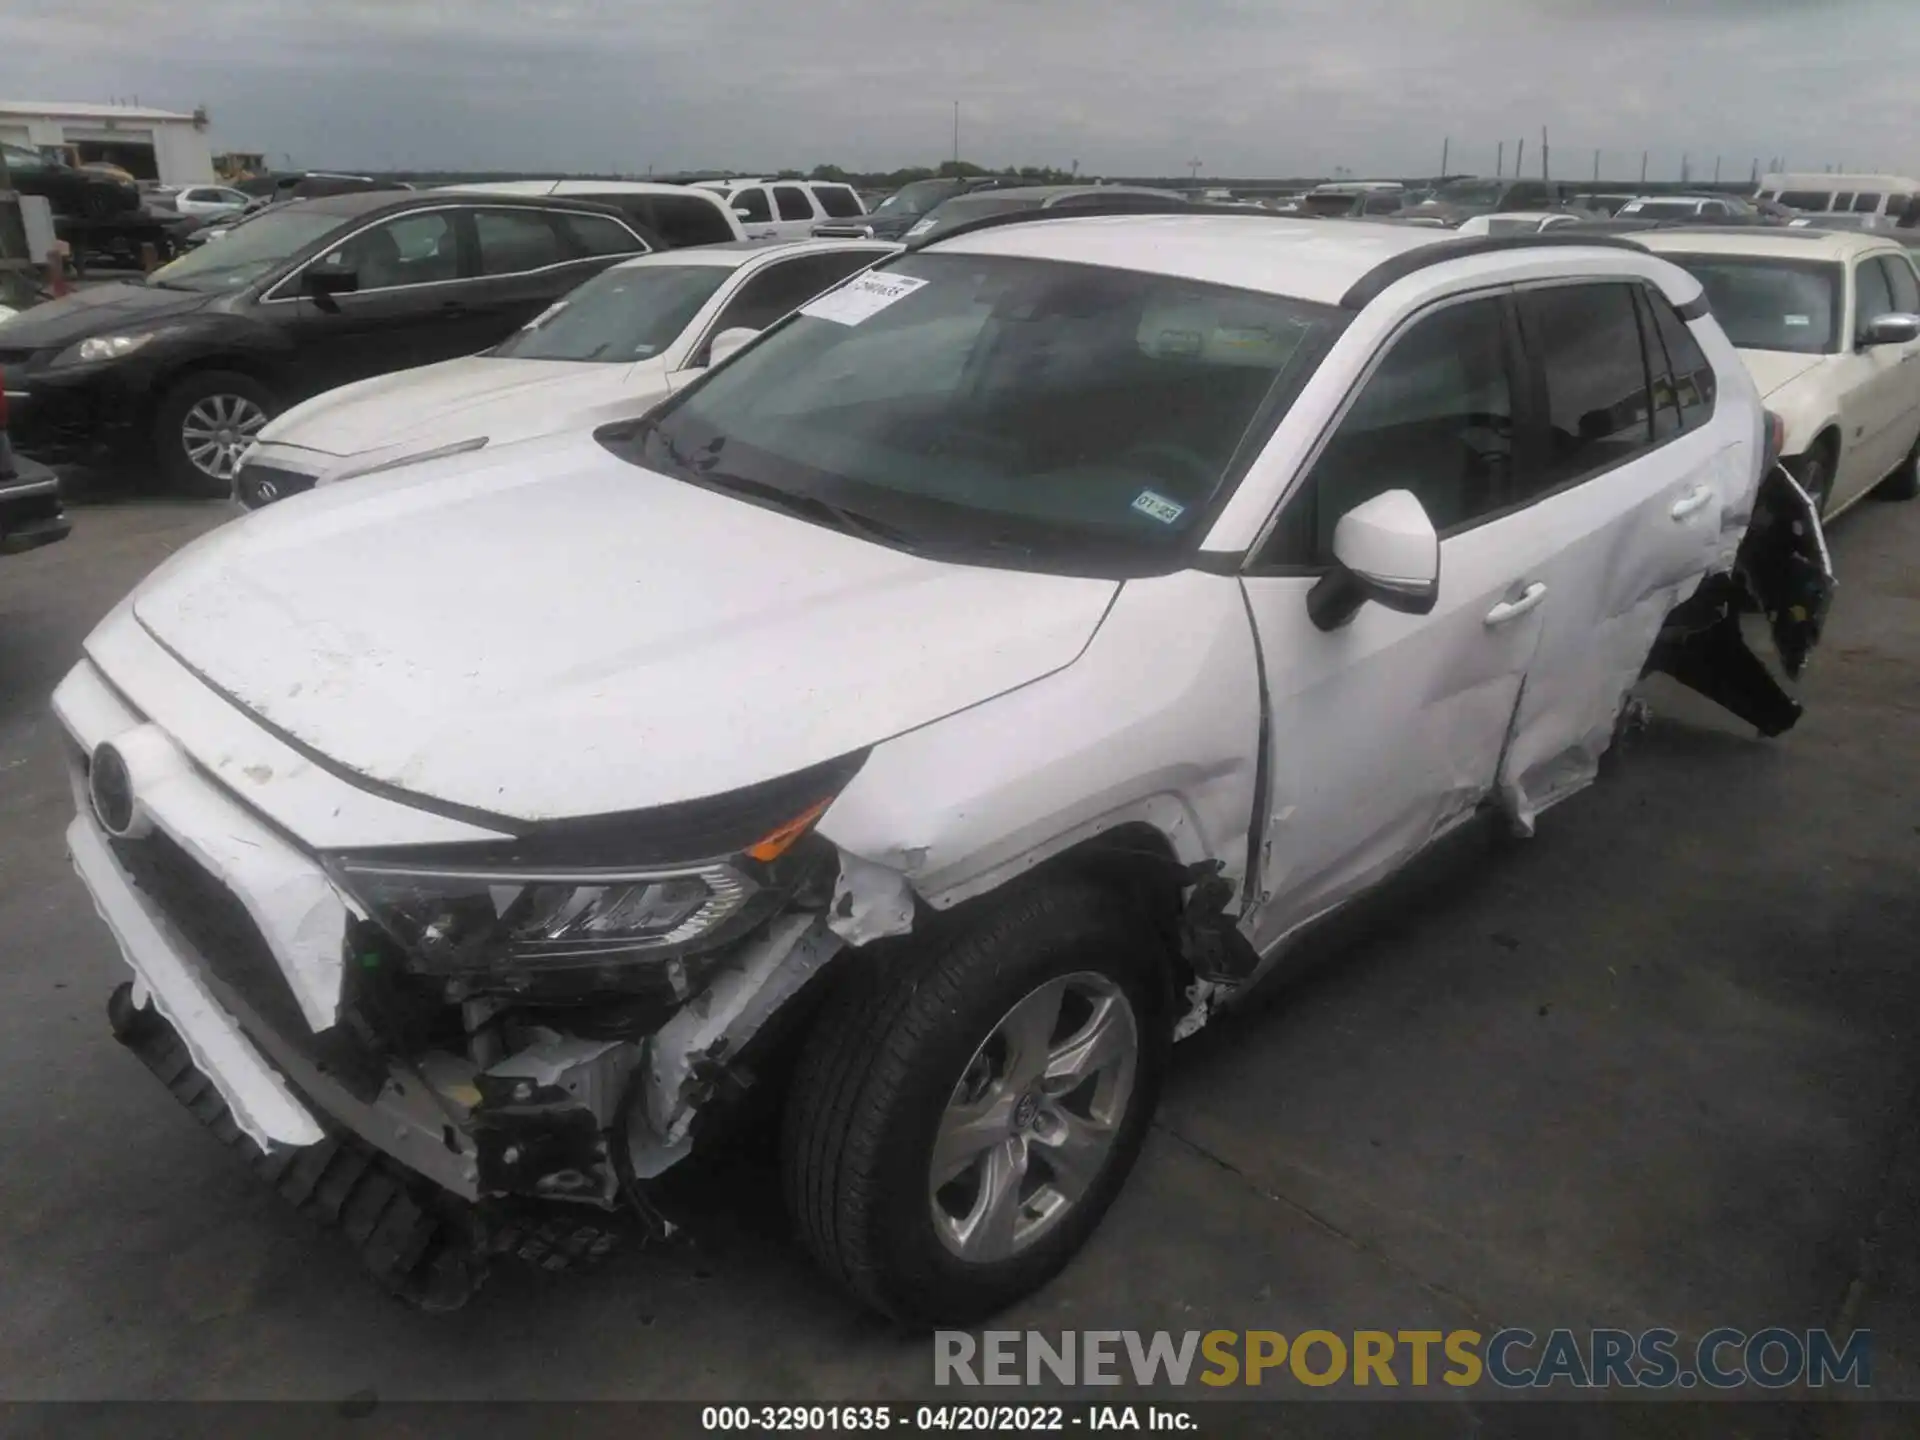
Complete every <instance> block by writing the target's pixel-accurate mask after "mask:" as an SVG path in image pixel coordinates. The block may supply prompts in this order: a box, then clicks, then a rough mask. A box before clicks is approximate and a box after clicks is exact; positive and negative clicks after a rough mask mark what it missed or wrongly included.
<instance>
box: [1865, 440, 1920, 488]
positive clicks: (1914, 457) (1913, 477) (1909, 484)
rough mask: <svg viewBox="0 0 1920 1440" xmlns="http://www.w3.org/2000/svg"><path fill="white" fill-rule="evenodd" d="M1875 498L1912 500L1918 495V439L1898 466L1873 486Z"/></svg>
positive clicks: (1919, 469)
mask: <svg viewBox="0 0 1920 1440" xmlns="http://www.w3.org/2000/svg"><path fill="white" fill-rule="evenodd" d="M1873 495H1874V498H1875V499H1876V500H1912V499H1914V498H1916V497H1920V440H1915V441H1914V442H1913V449H1911V450H1909V451H1908V452H1907V458H1906V459H1905V460H1902V461H1901V462H1900V468H1899V469H1898V470H1896V471H1894V472H1893V473H1892V474H1891V475H1889V476H1887V478H1886V479H1884V480H1882V481H1881V482H1880V483H1879V484H1878V485H1876V486H1874V487H1873Z"/></svg>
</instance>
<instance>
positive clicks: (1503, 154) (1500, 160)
mask: <svg viewBox="0 0 1920 1440" xmlns="http://www.w3.org/2000/svg"><path fill="white" fill-rule="evenodd" d="M1493 174H1494V178H1495V179H1496V180H1503V179H1505V178H1506V174H1507V142H1506V141H1504V140H1502V141H1501V142H1500V153H1499V154H1498V155H1497V156H1495V157H1494V161H1493Z"/></svg>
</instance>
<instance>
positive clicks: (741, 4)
mask: <svg viewBox="0 0 1920 1440" xmlns="http://www.w3.org/2000/svg"><path fill="white" fill-rule="evenodd" d="M1910 6H1911V0H1453V3H1448V4H1442V3H1435V0H1264V3H1260V0H966V3H964V4H962V3H957V0H811V3H807V4H795V3H793V0H458V3H456V0H331V3H328V4H326V5H315V4H313V3H311V0H196V3H194V4H193V5H191V6H155V5H153V4H152V3H151V0H12V3H11V4H10V5H8V6H7V7H6V9H5V11H4V12H3V13H0V97H5V98H13V99H27V100H42V99H45V100H103V99H107V98H109V97H130V96H133V95H138V96H139V97H140V99H141V101H142V102H143V103H146V104H156V105H168V106H174V107H179V108H183V109H184V108H191V107H192V106H193V105H195V104H199V103H204V104H206V105H208V106H209V107H210V108H211V110H212V112H213V116H214V125H215V132H216V139H217V140H218V142H219V143H220V144H222V145H225V146H230V147H233V148H236V149H261V150H266V151H268V152H270V153H272V154H274V155H275V156H276V158H277V157H278V156H280V155H282V154H291V155H292V157H293V159H294V161H295V163H297V164H300V165H307V166H322V165H349V164H357V165H365V166H383V167H385V166H417V167H427V166H434V167H485V168H502V169H507V168H513V169H528V170H539V169H595V170H597V169H608V168H618V169H621V170H625V171H629V172H642V171H645V170H646V169H647V168H648V167H649V166H653V167H655V168H658V169H660V170H672V169H678V168H682V167H693V166H723V165H724V166H738V167H742V168H759V167H766V168H777V167H785V166H800V167H810V166H812V165H814V164H817V163H820V162H823V161H833V162H838V163H841V164H847V165H853V166H857V167H873V168H888V167H892V166H896V165H906V164H916V163H929V162H933V161H937V160H939V159H942V158H944V157H945V156H946V155H947V153H948V152H949V149H950V146H951V126H952V108H951V107H952V103H953V101H954V100H955V99H958V100H959V101H960V102H961V106H962V109H961V131H962V134H961V148H962V150H963V152H964V153H965V154H966V156H967V157H968V158H970V159H974V160H978V161H982V162H985V163H1008V162H1012V163H1055V164H1062V165H1064V164H1065V163H1067V162H1068V161H1069V160H1071V159H1078V160H1080V161H1081V162H1082V168H1083V169H1084V170H1086V171H1088V172H1090V173H1101V172H1104V173H1134V174H1140V173H1182V172H1184V171H1185V170H1186V168H1187V162H1188V161H1189V159H1190V158H1198V159H1200V160H1202V161H1203V162H1204V170H1205V172H1206V173H1211V174H1241V175H1249V174H1288V173H1331V171H1332V170H1333V168H1334V167H1335V166H1342V165H1343V166H1347V167H1349V168H1351V169H1353V170H1355V171H1358V172H1361V173H1368V172H1374V173H1399V172H1420V171H1426V170H1431V169H1433V168H1434V167H1436V166H1437V165H1438V164H1439V160H1440V148H1441V140H1442V137H1444V136H1450V137H1451V138H1452V141H1453V150H1452V163H1453V168H1456V169H1485V170H1491V168H1492V165H1493V160H1494V153H1495V145H1496V143H1497V142H1498V141H1499V140H1500V139H1501V138H1502V137H1506V138H1507V140H1508V146H1507V155H1508V164H1509V165H1511V164H1512V155H1513V142H1514V141H1516V140H1518V139H1519V138H1520V137H1521V136H1523V135H1524V136H1526V137H1527V148H1528V151H1529V155H1530V161H1529V167H1528V168H1529V169H1530V170H1531V169H1533V168H1534V165H1535V164H1537V156H1538V150H1537V147H1538V144H1539V131H1540V127H1541V126H1542V125H1545V126H1547V127H1549V129H1550V131H1551V135H1552V141H1553V155H1554V158H1555V166H1554V170H1555V173H1556V174H1567V175H1572V174H1586V173H1588V172H1589V171H1590V169H1591V167H1592V163H1593V152H1594V150H1595V149H1596V148H1597V149H1600V150H1601V151H1602V152H1603V166H1604V168H1605V169H1606V170H1607V171H1608V172H1610V173H1613V174H1617V175H1626V174H1631V173H1637V171H1638V168H1639V163H1640V152H1641V151H1642V149H1647V150H1650V151H1651V152H1652V157H1651V173H1652V174H1653V175H1654V176H1655V177H1662V178H1671V177H1673V176H1674V175H1676V174H1677V173H1678V166H1679V163H1680V157H1681V154H1682V152H1687V153H1689V154H1691V155H1692V157H1693V158H1694V161H1695V174H1696V175H1699V174H1701V173H1703V171H1709V172H1710V170H1711V167H1712V164H1713V157H1714V156H1715V155H1716V154H1718V155H1720V156H1722V157H1723V162H1724V166H1725V169H1724V172H1723V173H1725V174H1726V175H1728V176H1730V177H1731V176H1735V175H1740V174H1744V173H1745V171H1746V169H1747V167H1748V165H1749V163H1750V162H1751V161H1752V159H1754V158H1755V157H1760V158H1762V159H1763V161H1764V159H1765V158H1766V157H1769V156H1775V155H1784V156H1785V157H1786V158H1787V159H1789V160H1790V161H1793V162H1795V163H1796V164H1798V165H1800V166H1802V167H1805V168H1813V169H1818V168H1820V167H1821V166H1822V165H1824V164H1827V163H1835V162H1845V163H1847V164H1849V165H1850V166H1852V167H1853V168H1856V169H1865V168H1882V169H1892V170H1896V171H1902V172H1912V171H1914V170H1916V169H1920V120H1916V119H1915V118H1914V116H1913V111H1912V107H1911V102H1910V100H1909V98H1908V97H1909V96H1910V94H1911V92H1912V86H1913V82H1912V79H1911V77H1912V75H1913V74H1914V73H1916V66H1915V64H1914V62H1915V61H1916V59H1920V27H1915V26H1913V25H1912V24H1910V23H1909V13H1910Z"/></svg>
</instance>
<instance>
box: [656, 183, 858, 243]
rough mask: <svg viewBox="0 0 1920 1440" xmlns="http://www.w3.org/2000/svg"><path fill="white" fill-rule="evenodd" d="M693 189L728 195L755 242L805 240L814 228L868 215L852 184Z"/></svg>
mask: <svg viewBox="0 0 1920 1440" xmlns="http://www.w3.org/2000/svg"><path fill="white" fill-rule="evenodd" d="M691 188H696V189H705V190H711V191H714V192H715V193H717V194H719V195H722V196H725V197H726V201H727V203H728V204H729V205H730V206H732V208H733V213H734V215H735V216H736V217H737V218H738V220H739V222H740V224H741V226H742V227H743V229H744V230H745V233H746V234H747V236H748V238H750V239H755V240H764V239H781V240H802V239H805V238H806V237H807V236H809V235H811V234H812V233H813V227H814V226H815V225H818V224H823V223H825V222H826V221H828V220H845V219H851V218H853V217H855V216H860V215H864V214H866V213H867V207H866V206H865V205H864V204H862V203H861V200H860V196H859V193H858V192H857V191H855V190H854V188H853V187H852V186H851V185H841V184H838V183H831V182H827V181H821V180H702V181H700V182H698V184H697V185H696V186H694V187H691Z"/></svg>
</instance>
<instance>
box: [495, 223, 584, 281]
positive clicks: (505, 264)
mask: <svg viewBox="0 0 1920 1440" xmlns="http://www.w3.org/2000/svg"><path fill="white" fill-rule="evenodd" d="M473 231H474V237H475V239H476V240H478V242H479V245H480V273H481V274H482V275H519V274H523V273H525V272H526V271H528V270H542V269H545V268H546V267H547V266H549V265H558V264H560V263H561V262H562V261H563V260H565V259H567V258H568V257H567V256H566V255H565V254H563V253H562V252H561V249H560V237H559V236H558V235H556V234H555V233H554V230H553V226H552V225H551V224H549V223H548V220H547V217H546V216H545V215H544V214H542V213H541V212H540V211H538V210H478V211H475V212H474V216H473Z"/></svg>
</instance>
